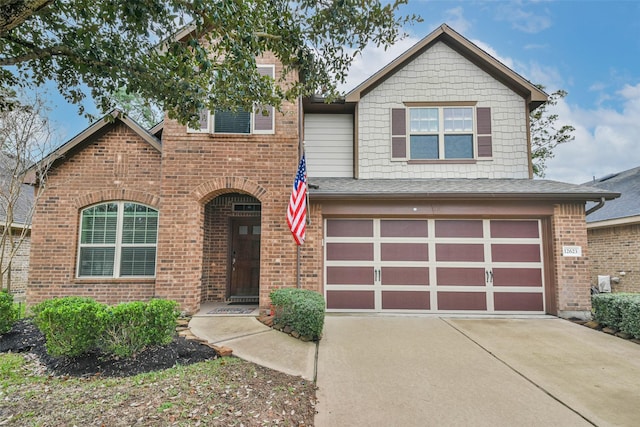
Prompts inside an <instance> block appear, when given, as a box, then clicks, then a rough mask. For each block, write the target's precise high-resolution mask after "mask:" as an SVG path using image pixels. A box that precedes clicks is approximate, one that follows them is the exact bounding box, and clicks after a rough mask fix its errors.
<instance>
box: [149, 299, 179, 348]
mask: <svg viewBox="0 0 640 427" xmlns="http://www.w3.org/2000/svg"><path fill="white" fill-rule="evenodd" d="M179 315H180V312H179V311H178V303H177V302H175V301H170V300H163V299H152V300H151V301H149V302H148V303H147V305H146V308H145V317H146V320H147V326H146V329H147V332H146V335H147V343H148V344H149V345H165V344H169V343H170V342H171V341H172V340H173V336H174V335H175V333H176V325H177V320H178V316H179Z"/></svg>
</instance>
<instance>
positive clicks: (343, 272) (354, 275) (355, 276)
mask: <svg viewBox="0 0 640 427" xmlns="http://www.w3.org/2000/svg"><path fill="white" fill-rule="evenodd" d="M373 275H374V269H373V267H327V285H373V279H374V277H373Z"/></svg>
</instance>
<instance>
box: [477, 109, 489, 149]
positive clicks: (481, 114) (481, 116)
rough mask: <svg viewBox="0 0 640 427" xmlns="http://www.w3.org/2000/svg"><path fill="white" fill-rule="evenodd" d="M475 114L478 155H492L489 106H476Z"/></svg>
mask: <svg viewBox="0 0 640 427" xmlns="http://www.w3.org/2000/svg"><path fill="white" fill-rule="evenodd" d="M476 116H477V120H478V123H477V126H478V157H492V156H493V149H492V140H491V108H489V107H478V108H476Z"/></svg>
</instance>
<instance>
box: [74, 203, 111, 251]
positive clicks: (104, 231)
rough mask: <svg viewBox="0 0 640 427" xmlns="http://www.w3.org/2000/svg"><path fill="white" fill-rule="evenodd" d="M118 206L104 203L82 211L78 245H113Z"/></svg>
mask: <svg viewBox="0 0 640 427" xmlns="http://www.w3.org/2000/svg"><path fill="white" fill-rule="evenodd" d="M117 224H118V205H117V204H115V203H104V204H101V205H97V206H94V207H91V208H89V209H85V210H84V211H82V230H81V233H80V243H93V244H104V243H115V242H116V226H117Z"/></svg>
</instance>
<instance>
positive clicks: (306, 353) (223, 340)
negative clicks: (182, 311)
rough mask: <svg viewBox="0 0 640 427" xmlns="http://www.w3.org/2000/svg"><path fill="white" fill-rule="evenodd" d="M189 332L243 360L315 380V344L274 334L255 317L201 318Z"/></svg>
mask: <svg viewBox="0 0 640 427" xmlns="http://www.w3.org/2000/svg"><path fill="white" fill-rule="evenodd" d="M189 328H190V329H191V333H192V334H193V335H195V336H197V337H199V338H202V339H205V340H207V341H208V342H209V343H211V344H215V345H218V346H224V347H229V348H231V349H232V350H233V354H234V355H235V356H238V357H240V358H242V359H245V360H248V361H250V362H254V363H257V364H258V365H262V366H266V367H268V368H271V369H275V370H277V371H280V372H284V373H286V374H290V375H295V376H298V375H299V376H301V377H302V378H304V379H306V380H309V381H313V380H314V379H315V360H316V343H312V342H302V341H300V340H297V339H295V338H293V337H290V336H289V335H286V334H284V333H282V332H279V331H276V330H273V329H271V328H269V327H267V326H265V325H263V324H262V323H260V322H258V320H256V318H255V317H253V316H211V315H206V314H198V315H196V316H194V317H193V318H192V319H191V321H190V322H189Z"/></svg>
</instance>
